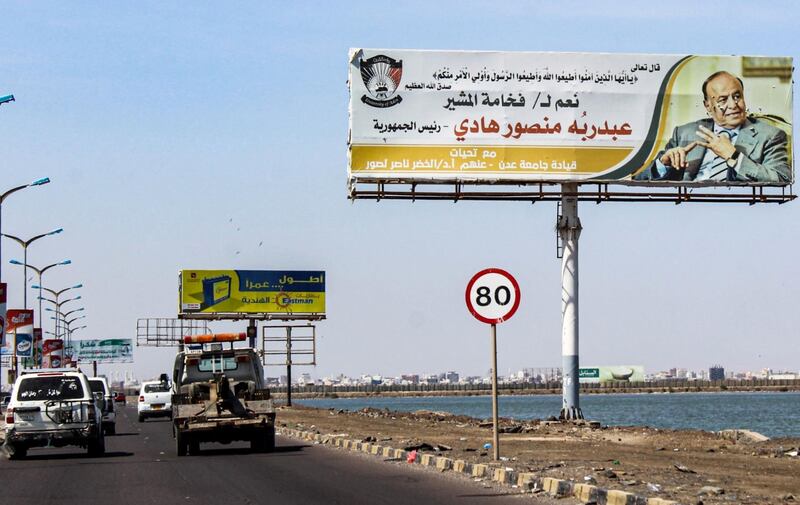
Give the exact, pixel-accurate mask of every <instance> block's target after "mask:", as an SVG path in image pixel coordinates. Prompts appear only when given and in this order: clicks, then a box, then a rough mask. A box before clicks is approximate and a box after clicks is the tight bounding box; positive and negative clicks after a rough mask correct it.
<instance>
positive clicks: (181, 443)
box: [175, 430, 189, 456]
mask: <svg viewBox="0 0 800 505" xmlns="http://www.w3.org/2000/svg"><path fill="white" fill-rule="evenodd" d="M188 445H189V444H187V443H186V435H184V434H183V432H182V431H181V430H176V431H175V451H176V452H177V453H178V456H186V450H187V449H188Z"/></svg>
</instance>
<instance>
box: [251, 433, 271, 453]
mask: <svg viewBox="0 0 800 505" xmlns="http://www.w3.org/2000/svg"><path fill="white" fill-rule="evenodd" d="M250 449H251V450H252V451H256V452H272V451H274V450H275V428H274V427H269V428H264V429H261V430H258V431H257V432H255V433H254V434H253V438H251V439H250Z"/></svg>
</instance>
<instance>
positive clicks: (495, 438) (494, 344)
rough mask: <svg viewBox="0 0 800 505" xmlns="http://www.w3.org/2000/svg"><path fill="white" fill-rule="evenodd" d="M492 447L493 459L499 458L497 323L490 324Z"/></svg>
mask: <svg viewBox="0 0 800 505" xmlns="http://www.w3.org/2000/svg"><path fill="white" fill-rule="evenodd" d="M492 449H493V450H494V460H495V461H498V460H499V459H500V432H499V431H498V428H497V325H496V324H493V325H492Z"/></svg>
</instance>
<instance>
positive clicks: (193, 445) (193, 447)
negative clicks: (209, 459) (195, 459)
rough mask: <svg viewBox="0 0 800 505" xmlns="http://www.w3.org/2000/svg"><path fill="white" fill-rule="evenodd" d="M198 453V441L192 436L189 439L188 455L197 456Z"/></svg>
mask: <svg viewBox="0 0 800 505" xmlns="http://www.w3.org/2000/svg"><path fill="white" fill-rule="evenodd" d="M198 454H200V442H198V441H197V440H196V439H195V438H194V437H192V438H190V439H189V455H190V456H197V455H198Z"/></svg>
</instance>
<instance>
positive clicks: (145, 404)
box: [137, 378, 172, 423]
mask: <svg viewBox="0 0 800 505" xmlns="http://www.w3.org/2000/svg"><path fill="white" fill-rule="evenodd" d="M137 410H138V412H139V422H140V423H143V422H144V421H145V419H147V418H148V417H170V418H171V417H172V392H171V385H170V383H169V381H167V380H165V379H163V378H162V379H161V380H157V381H146V382H143V383H142V387H141V389H140V390H139V403H138V406H137Z"/></svg>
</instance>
